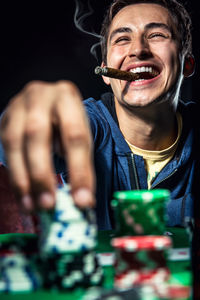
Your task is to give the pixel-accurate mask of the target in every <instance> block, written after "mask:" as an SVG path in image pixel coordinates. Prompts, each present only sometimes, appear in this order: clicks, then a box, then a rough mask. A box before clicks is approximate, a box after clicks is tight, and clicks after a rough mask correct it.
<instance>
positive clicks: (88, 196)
mask: <svg viewBox="0 0 200 300" xmlns="http://www.w3.org/2000/svg"><path fill="white" fill-rule="evenodd" d="M73 198H74V201H75V203H76V204H77V205H78V206H80V207H87V206H89V207H92V206H93V205H94V199H93V195H92V193H91V191H90V190H88V189H86V188H81V189H79V190H76V191H75V192H74V193H73Z"/></svg>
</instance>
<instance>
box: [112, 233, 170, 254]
mask: <svg viewBox="0 0 200 300" xmlns="http://www.w3.org/2000/svg"><path fill="white" fill-rule="evenodd" d="M111 244H112V246H113V247H114V248H118V249H122V250H125V251H127V252H133V251H138V250H141V249H148V250H150V249H153V250H161V249H169V248H170V247H171V246H172V241H171V239H170V237H168V236H125V237H119V238H114V239H112V240H111Z"/></svg>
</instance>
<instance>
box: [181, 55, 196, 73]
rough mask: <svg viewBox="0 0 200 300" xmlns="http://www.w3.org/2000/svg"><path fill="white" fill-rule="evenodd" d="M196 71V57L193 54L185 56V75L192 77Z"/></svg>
mask: <svg viewBox="0 0 200 300" xmlns="http://www.w3.org/2000/svg"><path fill="white" fill-rule="evenodd" d="M194 71H195V59H194V56H193V55H190V56H187V57H186V58H185V62H184V66H183V75H184V77H190V76H192V75H193V74H194Z"/></svg>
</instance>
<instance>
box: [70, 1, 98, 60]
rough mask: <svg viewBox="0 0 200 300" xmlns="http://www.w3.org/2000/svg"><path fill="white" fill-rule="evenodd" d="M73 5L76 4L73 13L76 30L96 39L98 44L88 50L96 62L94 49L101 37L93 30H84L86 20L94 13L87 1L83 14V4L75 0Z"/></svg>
mask: <svg viewBox="0 0 200 300" xmlns="http://www.w3.org/2000/svg"><path fill="white" fill-rule="evenodd" d="M75 3H76V9H75V13H74V24H75V26H76V28H77V29H78V30H80V31H81V32H83V33H85V34H87V35H90V36H92V37H94V38H96V39H98V42H97V43H95V44H94V45H93V46H92V47H91V48H90V53H91V54H92V55H93V56H94V57H95V59H96V60H97V61H98V57H97V51H96V49H97V47H98V46H100V40H101V35H99V34H97V33H96V32H94V30H93V31H89V30H87V29H86V28H84V27H85V26H86V25H85V21H86V19H87V18H88V17H89V16H91V15H92V14H93V13H94V10H93V8H92V7H91V4H90V1H89V0H88V2H87V11H86V12H84V6H83V3H82V2H81V1H80V0H75Z"/></svg>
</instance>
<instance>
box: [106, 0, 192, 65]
mask: <svg viewBox="0 0 200 300" xmlns="http://www.w3.org/2000/svg"><path fill="white" fill-rule="evenodd" d="M139 3H150V4H151V3H153V4H159V5H161V6H163V7H165V8H166V9H167V10H168V11H169V13H170V15H171V16H172V18H173V20H174V22H175V25H176V26H177V29H178V30H177V31H178V33H179V35H180V41H181V44H180V51H181V53H182V54H185V55H186V56H189V55H191V54H192V33H191V30H192V29H191V28H192V21H191V18H190V15H189V13H188V12H187V10H186V9H185V8H184V6H183V5H182V4H181V3H179V2H178V1H176V0H114V1H113V3H112V4H111V5H110V7H109V9H108V10H107V12H106V15H105V17H104V20H103V23H102V27H101V53H102V60H103V61H104V62H105V63H106V60H107V59H106V57H107V40H108V35H109V30H110V25H111V23H112V20H113V18H114V17H115V15H116V14H117V13H118V12H119V11H120V10H121V9H122V8H124V7H126V6H128V5H131V4H139Z"/></svg>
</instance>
